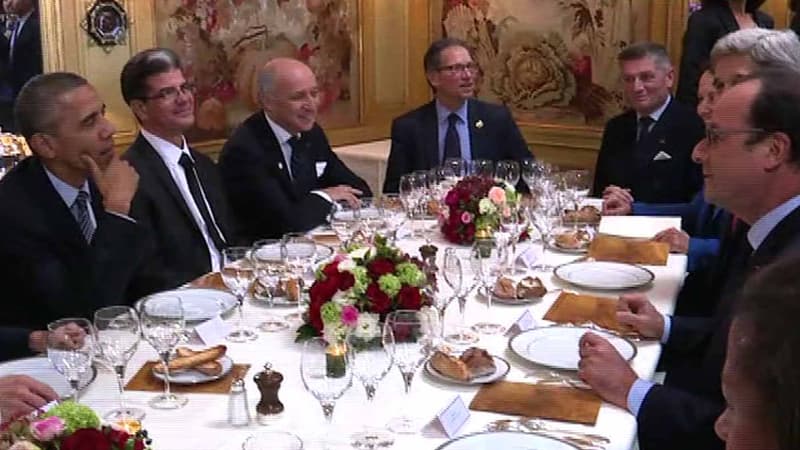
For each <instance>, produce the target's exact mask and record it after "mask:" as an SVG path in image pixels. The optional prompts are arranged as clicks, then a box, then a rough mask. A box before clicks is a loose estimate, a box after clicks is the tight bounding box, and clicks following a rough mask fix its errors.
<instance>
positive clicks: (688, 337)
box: [637, 208, 800, 450]
mask: <svg viewBox="0 0 800 450" xmlns="http://www.w3.org/2000/svg"><path fill="white" fill-rule="evenodd" d="M745 232H746V227H740V231H739V232H738V233H735V234H734V235H733V236H731V237H726V238H725V240H724V241H723V247H722V250H721V253H720V261H721V263H722V264H721V265H720V266H719V267H718V268H717V270H716V276H715V277H712V287H713V290H714V292H715V293H716V296H717V299H718V302H717V307H716V310H715V312H714V315H713V316H712V317H709V318H698V317H691V318H690V317H677V316H676V317H673V321H672V329H671V332H670V337H669V341H668V342H667V346H666V348H665V353H672V356H673V357H674V356H676V355H681V356H680V359H678V361H679V363H680V364H679V365H677V366H674V367H671V368H670V369H669V371H668V372H667V379H666V381H665V385H663V386H660V385H656V386H655V387H653V389H651V390H650V392H648V394H647V396H646V397H645V400H644V402H643V403H642V407H641V409H640V410H639V415H638V417H637V421H638V433H639V447H640V448H641V449H642V450H654V449H678V448H680V449H698V450H699V449H703V450H713V449H722V448H724V445H723V443H722V442H721V441H720V440H719V439H718V438H717V437H716V435H715V434H714V429H713V425H714V421H715V420H716V419H717V417H718V416H719V414H720V413H721V412H722V410H723V409H724V405H725V402H724V399H723V396H722V389H721V372H722V366H723V364H724V361H725V352H726V349H727V339H728V330H729V328H730V323H731V318H732V317H731V314H732V310H733V305H734V303H735V299H736V295H738V292H739V291H740V289H741V287H742V285H743V284H744V282H745V281H746V280H747V278H749V277H750V276H751V275H752V274H753V273H755V272H756V271H758V270H759V269H760V268H761V267H764V266H766V265H768V264H770V263H772V262H774V261H776V260H778V259H779V258H782V257H787V256H789V255H792V254H794V255H796V254H798V253H800V208H798V209H795V210H794V211H793V212H792V213H791V214H789V215H788V216H787V217H785V218H784V219H783V220H782V221H781V222H780V223H779V224H778V225H777V226H776V227H775V228H774V229H773V230H772V232H770V234H769V235H768V236H767V238H766V239H765V240H764V242H762V243H761V245H760V246H759V247H758V249H757V250H756V251H755V252H754V253H752V255H750V254H749V251H747V252H746V253H745V251H744V250H743V246H742V243H743V242H745V241H746V235H745ZM748 250H749V249H748ZM705 294H707V292H706V293H705ZM700 295H704V293H701V294H700Z"/></svg>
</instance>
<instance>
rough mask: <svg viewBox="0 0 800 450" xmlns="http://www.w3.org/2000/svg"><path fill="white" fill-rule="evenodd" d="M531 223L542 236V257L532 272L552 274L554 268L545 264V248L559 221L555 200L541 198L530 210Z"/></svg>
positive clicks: (559, 212) (558, 209)
mask: <svg viewBox="0 0 800 450" xmlns="http://www.w3.org/2000/svg"><path fill="white" fill-rule="evenodd" d="M530 219H531V222H532V223H533V225H534V226H535V227H536V229H537V230H539V233H540V234H541V235H542V257H541V260H540V261H539V263H538V264H536V265H535V266H534V267H532V268H531V269H532V270H535V271H539V272H552V271H553V269H554V267H553V266H552V265H550V264H548V263H547V248H548V247H549V246H550V241H551V239H552V234H553V230H554V229H555V228H556V227H557V226H558V224H559V223H560V221H561V211H560V206H559V202H558V200H557V199H556V198H552V197H549V196H541V197H540V198H539V199H538V205H537V206H536V207H535V208H533V209H532V210H531V217H530Z"/></svg>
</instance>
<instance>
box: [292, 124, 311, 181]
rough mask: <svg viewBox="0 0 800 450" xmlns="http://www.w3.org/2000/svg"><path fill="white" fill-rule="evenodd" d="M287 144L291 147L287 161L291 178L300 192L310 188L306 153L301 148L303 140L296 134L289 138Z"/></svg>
mask: <svg viewBox="0 0 800 450" xmlns="http://www.w3.org/2000/svg"><path fill="white" fill-rule="evenodd" d="M289 146H290V147H292V157H291V161H290V162H289V164H290V165H291V167H292V180H293V181H294V186H295V188H296V189H297V191H298V192H299V193H301V194H302V193H305V192H307V191H309V190H311V180H309V176H308V175H309V170H308V169H309V168H308V164H307V160H308V155H307V154H306V151H305V149H304V148H303V147H304V146H303V142H302V141H301V140H300V139H299V138H297V136H292V137H291V138H290V139H289Z"/></svg>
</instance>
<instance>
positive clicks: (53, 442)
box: [0, 401, 151, 450]
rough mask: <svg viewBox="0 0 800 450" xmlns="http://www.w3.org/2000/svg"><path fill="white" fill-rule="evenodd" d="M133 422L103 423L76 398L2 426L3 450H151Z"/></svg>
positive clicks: (143, 432) (1, 441) (1, 443)
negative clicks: (122, 423)
mask: <svg viewBox="0 0 800 450" xmlns="http://www.w3.org/2000/svg"><path fill="white" fill-rule="evenodd" d="M132 428H138V425H137V426H134V425H133V424H130V423H129V424H126V426H120V425H116V424H115V425H101V423H100V419H99V418H98V417H97V414H95V412H94V411H92V409H91V408H89V407H88V406H84V405H80V404H78V403H75V402H73V401H66V402H63V403H60V404H58V405H56V406H54V407H52V408H50V409H49V410H47V412H37V413H33V414H31V415H27V416H24V417H20V418H16V419H13V420H11V421H9V422H6V423H4V424H3V425H2V426H1V427H0V450H92V449H104V450H148V449H150V448H151V447H150V439H149V438H148V437H147V431H144V430H138V429H132Z"/></svg>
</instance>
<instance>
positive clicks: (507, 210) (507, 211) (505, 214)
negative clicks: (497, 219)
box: [503, 206, 511, 217]
mask: <svg viewBox="0 0 800 450" xmlns="http://www.w3.org/2000/svg"><path fill="white" fill-rule="evenodd" d="M503 217H511V208H509V207H508V206H506V207H505V208H503Z"/></svg>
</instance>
